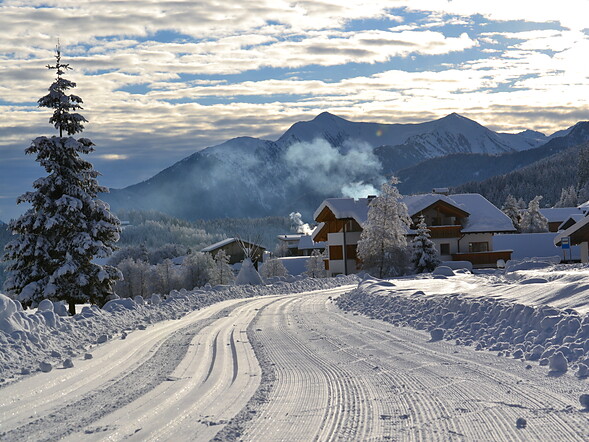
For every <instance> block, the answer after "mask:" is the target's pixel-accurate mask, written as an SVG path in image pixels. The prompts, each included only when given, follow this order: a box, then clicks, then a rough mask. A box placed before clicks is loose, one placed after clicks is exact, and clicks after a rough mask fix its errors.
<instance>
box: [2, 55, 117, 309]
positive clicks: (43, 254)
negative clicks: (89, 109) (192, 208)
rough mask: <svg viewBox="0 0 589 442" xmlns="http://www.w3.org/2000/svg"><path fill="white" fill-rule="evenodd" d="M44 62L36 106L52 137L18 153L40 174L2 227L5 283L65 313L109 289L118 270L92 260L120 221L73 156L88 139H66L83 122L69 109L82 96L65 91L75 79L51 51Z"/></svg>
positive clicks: (109, 247)
mask: <svg viewBox="0 0 589 442" xmlns="http://www.w3.org/2000/svg"><path fill="white" fill-rule="evenodd" d="M48 67H49V69H55V70H56V73H57V78H56V79H55V82H54V83H53V84H52V85H51V86H50V87H49V94H48V95H46V96H44V97H42V98H41V99H39V101H38V103H39V106H40V107H48V108H51V109H53V110H54V112H53V116H52V117H51V118H50V119H49V122H50V123H51V124H53V125H54V126H55V128H56V129H58V130H59V137H56V136H53V137H51V138H48V137H38V138H36V139H34V140H33V142H32V144H31V146H30V147H29V148H27V149H26V150H25V152H26V153H27V154H37V161H38V162H39V163H40V164H41V166H43V168H44V169H45V170H46V172H47V174H48V175H47V176H46V177H43V178H40V179H38V180H36V181H35V182H34V183H33V188H34V191H32V192H26V193H25V194H23V195H22V196H20V197H19V198H18V199H17V203H28V204H30V206H31V208H30V209H29V210H27V211H26V212H25V213H24V214H23V215H22V216H21V217H20V218H18V219H16V220H13V221H12V222H11V223H10V226H9V227H10V230H11V231H12V233H13V234H14V235H17V238H16V239H14V240H13V241H11V242H9V243H8V244H7V245H6V247H5V250H6V254H5V256H4V259H5V260H6V261H8V277H7V279H6V283H5V288H6V289H7V290H8V291H9V292H10V293H13V294H15V295H16V296H17V299H18V300H19V301H20V302H22V303H23V304H24V305H25V306H31V305H32V306H35V305H37V304H38V303H39V302H41V301H42V300H43V299H52V300H60V299H63V300H65V301H66V302H67V303H68V304H69V311H70V313H71V314H72V315H73V314H75V305H76V303H85V302H91V303H94V304H99V305H103V304H104V303H105V302H106V300H107V299H108V297H109V295H110V294H111V293H112V292H113V285H114V283H115V281H116V280H117V279H119V278H120V273H119V271H118V270H116V269H115V268H114V267H111V266H100V265H97V264H95V263H94V262H93V259H94V257H99V258H104V257H107V256H108V255H110V254H111V253H112V251H113V249H114V243H115V242H116V241H117V240H118V239H119V233H120V223H119V220H118V219H117V218H116V217H115V216H114V215H112V214H111V213H110V211H109V207H108V205H107V204H105V203H104V202H102V201H100V200H99V199H97V195H98V193H100V192H108V189H107V188H105V187H102V186H99V185H98V181H97V179H96V178H97V176H98V172H96V171H95V170H94V169H93V167H92V164H90V163H89V162H87V161H85V160H83V159H82V158H81V157H80V155H81V154H89V153H91V152H92V151H93V150H94V148H93V146H94V144H93V143H92V141H90V140H89V139H87V138H79V139H78V140H76V139H75V138H73V137H72V136H71V135H74V134H76V133H79V132H82V130H83V129H84V126H83V124H82V123H84V122H86V119H85V118H84V117H83V116H82V115H80V114H78V113H77V112H76V111H77V110H79V109H81V108H82V107H81V105H80V104H81V103H82V99H81V98H80V97H78V96H76V95H73V94H69V95H68V94H67V92H68V90H69V89H71V88H74V87H75V86H76V84H75V83H73V82H71V81H69V80H67V79H65V78H63V76H62V75H63V74H64V73H65V72H66V71H67V70H68V69H70V67H69V65H68V64H65V63H62V62H61V54H60V51H59V48H58V49H57V53H56V63H55V66H48ZM64 133H65V134H67V135H68V136H67V137H64Z"/></svg>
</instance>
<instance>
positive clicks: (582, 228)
mask: <svg viewBox="0 0 589 442" xmlns="http://www.w3.org/2000/svg"><path fill="white" fill-rule="evenodd" d="M563 241H566V242H568V245H569V247H570V246H579V249H580V252H581V262H582V263H588V262H589V216H584V217H583V218H581V219H580V220H578V221H577V222H576V223H574V224H571V225H570V226H569V227H568V228H566V229H565V230H562V231H561V232H560V233H559V234H558V235H556V236H555V237H554V245H555V246H557V247H562V243H563Z"/></svg>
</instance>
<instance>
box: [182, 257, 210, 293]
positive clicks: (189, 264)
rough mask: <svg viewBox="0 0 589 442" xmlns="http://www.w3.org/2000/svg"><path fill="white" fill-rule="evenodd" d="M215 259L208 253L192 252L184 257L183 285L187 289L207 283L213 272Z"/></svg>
mask: <svg viewBox="0 0 589 442" xmlns="http://www.w3.org/2000/svg"><path fill="white" fill-rule="evenodd" d="M214 267H215V261H214V260H213V257H212V256H211V255H210V254H208V253H201V252H193V253H191V254H190V255H188V256H186V257H185V258H184V261H183V262H182V269H183V271H184V279H185V282H184V286H185V288H187V289H193V288H195V287H202V286H203V285H205V284H206V283H208V282H209V281H210V280H211V278H212V276H213V272H214Z"/></svg>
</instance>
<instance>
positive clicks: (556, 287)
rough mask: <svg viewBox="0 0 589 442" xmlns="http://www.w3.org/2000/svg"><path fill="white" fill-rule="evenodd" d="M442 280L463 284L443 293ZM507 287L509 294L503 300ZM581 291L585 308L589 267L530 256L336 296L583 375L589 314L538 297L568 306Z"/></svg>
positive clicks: (398, 321)
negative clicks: (486, 270) (476, 271)
mask: <svg viewBox="0 0 589 442" xmlns="http://www.w3.org/2000/svg"><path fill="white" fill-rule="evenodd" d="M510 269H511V270H510ZM539 275H543V276H542V277H540V276H539ZM442 285H445V286H447V287H451V288H454V289H456V288H460V289H461V291H460V292H459V291H456V292H454V293H440V292H443V290H440V288H441V287H443V286H442ZM538 286H540V287H541V289H540V292H542V298H539V296H538ZM491 294H492V295H491ZM501 294H506V295H507V296H506V298H507V299H501ZM579 294H581V295H580V296H582V297H583V298H584V304H583V305H582V306H583V307H584V309H586V305H587V303H589V268H587V267H583V266H576V267H568V268H567V267H563V266H555V265H553V264H550V263H549V262H544V263H540V262H538V261H531V262H527V263H517V264H516V263H510V265H508V268H507V269H506V270H505V271H504V272H501V271H497V272H496V273H495V274H492V275H470V274H467V273H457V274H456V275H455V276H449V277H447V279H444V280H441V281H440V280H439V278H436V277H435V276H434V277H432V276H430V275H428V276H421V277H417V278H412V279H408V278H400V279H398V280H392V281H381V280H376V279H365V280H364V281H362V282H361V283H360V284H359V285H358V288H357V289H356V290H354V291H352V292H350V293H347V294H345V295H342V296H341V297H340V298H339V299H338V300H337V303H338V305H339V307H340V308H342V309H344V310H349V311H356V312H360V313H363V314H365V315H367V316H369V317H371V318H374V319H381V320H383V321H386V322H389V323H391V324H394V325H396V326H410V327H413V328H416V329H419V330H426V331H428V332H429V333H430V336H431V340H432V341H436V340H440V339H444V340H454V341H455V343H456V344H457V345H472V346H475V348H476V349H477V350H483V349H484V350H490V351H497V352H499V353H500V354H501V355H504V356H511V357H514V358H517V359H522V360H525V361H538V362H539V364H540V365H546V366H548V368H549V370H550V371H552V372H565V371H567V370H568V369H570V368H574V369H575V370H576V373H577V375H578V376H579V377H586V376H587V374H588V370H587V367H589V314H587V313H580V312H579V311H577V310H575V309H572V308H556V307H554V306H550V305H547V304H545V303H543V302H538V300H539V299H540V301H542V300H544V301H545V300H554V299H558V300H559V301H560V304H561V305H563V304H564V305H566V299H567V298H568V299H570V300H571V303H572V304H574V305H580V302H579V299H578V297H579ZM518 296H519V297H518ZM559 297H560V298H559Z"/></svg>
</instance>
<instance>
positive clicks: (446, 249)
mask: <svg viewBox="0 0 589 442" xmlns="http://www.w3.org/2000/svg"><path fill="white" fill-rule="evenodd" d="M449 254H450V244H448V243H447V242H445V243H443V244H440V255H449Z"/></svg>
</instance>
